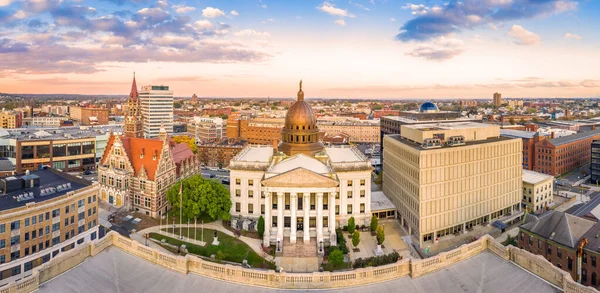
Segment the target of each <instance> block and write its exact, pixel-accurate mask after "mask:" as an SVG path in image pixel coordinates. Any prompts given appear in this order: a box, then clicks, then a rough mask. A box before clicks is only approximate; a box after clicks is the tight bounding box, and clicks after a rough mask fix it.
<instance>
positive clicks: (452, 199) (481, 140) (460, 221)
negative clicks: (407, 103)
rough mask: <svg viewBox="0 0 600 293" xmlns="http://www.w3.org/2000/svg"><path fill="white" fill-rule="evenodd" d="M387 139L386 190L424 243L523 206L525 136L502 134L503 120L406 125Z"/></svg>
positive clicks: (504, 216) (410, 229)
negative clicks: (399, 132)
mask: <svg viewBox="0 0 600 293" xmlns="http://www.w3.org/2000/svg"><path fill="white" fill-rule="evenodd" d="M383 145H384V146H385V148H384V154H383V155H384V156H383V157H384V159H383V166H384V172H383V192H384V193H385V194H386V195H387V196H389V197H390V199H391V200H392V202H393V203H394V205H395V206H396V207H397V208H398V215H399V216H400V218H401V222H402V225H404V226H406V227H407V230H408V232H409V233H410V234H414V235H415V236H416V237H417V239H419V244H420V245H422V244H423V242H425V241H433V242H435V241H436V240H437V239H438V238H440V237H443V236H445V235H449V234H455V233H461V232H465V231H467V230H469V229H471V228H472V227H473V226H475V225H480V224H483V223H492V222H493V221H495V220H501V221H510V220H512V219H513V218H514V217H515V216H516V214H515V215H512V214H513V212H514V211H515V209H519V208H520V202H521V194H522V192H521V189H522V184H523V182H522V169H521V150H522V146H521V140H519V139H513V138H506V137H501V136H500V127H499V126H496V125H489V124H482V123H475V122H454V123H444V124H417V125H403V126H402V129H401V134H400V135H389V136H385V137H384V141H383ZM507 216H508V217H507Z"/></svg>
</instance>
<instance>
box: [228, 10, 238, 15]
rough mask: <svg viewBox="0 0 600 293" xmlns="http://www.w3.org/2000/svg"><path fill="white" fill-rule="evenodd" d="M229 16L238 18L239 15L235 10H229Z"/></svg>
mask: <svg viewBox="0 0 600 293" xmlns="http://www.w3.org/2000/svg"><path fill="white" fill-rule="evenodd" d="M229 14H231V15H233V16H238V15H240V14H239V13H238V12H237V11H235V10H231V12H229Z"/></svg>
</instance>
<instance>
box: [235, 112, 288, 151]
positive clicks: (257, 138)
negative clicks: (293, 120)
mask: <svg viewBox="0 0 600 293" xmlns="http://www.w3.org/2000/svg"><path fill="white" fill-rule="evenodd" d="M234 114H236V113H234ZM283 125H284V120H283V119H281V118H251V117H248V116H238V115H233V114H232V115H230V116H229V118H228V119H227V138H233V139H241V140H245V141H247V142H248V143H249V144H261V145H273V142H274V141H275V142H278V141H279V140H280V139H281V129H282V127H283Z"/></svg>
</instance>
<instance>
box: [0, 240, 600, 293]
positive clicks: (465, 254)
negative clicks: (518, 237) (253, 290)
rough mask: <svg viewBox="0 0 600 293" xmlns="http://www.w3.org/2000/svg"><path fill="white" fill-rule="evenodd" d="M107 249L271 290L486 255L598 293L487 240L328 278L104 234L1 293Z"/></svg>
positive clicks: (376, 277)
mask: <svg viewBox="0 0 600 293" xmlns="http://www.w3.org/2000/svg"><path fill="white" fill-rule="evenodd" d="M110 246H115V247H116V248H118V249H121V250H123V251H125V252H127V253H130V254H133V255H135V256H137V257H140V258H143V259H145V260H147V261H150V262H152V263H154V264H156V265H159V266H162V267H164V268H166V269H170V270H173V271H175V272H178V273H181V274H188V273H193V274H197V275H201V276H205V277H209V278H214V279H219V280H223V281H227V282H233V283H238V284H244V285H254V286H262V287H268V288H274V289H328V288H329V289H331V288H344V287H355V286H358V285H368V284H373V283H377V282H383V281H387V280H392V279H396V278H401V277H405V276H410V277H412V278H417V277H419V276H422V275H425V274H428V273H431V272H435V271H437V270H441V269H444V268H447V267H449V266H452V265H453V264H455V263H457V262H460V261H462V260H465V259H467V258H470V257H472V256H474V255H477V254H479V253H481V252H484V251H486V250H487V251H489V252H491V253H493V254H495V255H497V256H498V257H500V258H502V259H504V260H506V261H510V262H512V263H514V264H516V265H518V266H520V267H521V268H523V269H525V270H527V271H529V272H531V273H533V274H535V275H537V276H539V277H540V278H542V279H544V280H545V281H547V282H548V283H550V284H553V285H554V286H556V287H557V288H559V289H562V290H563V291H564V292H567V293H600V292H599V291H597V290H596V289H594V288H592V287H586V286H583V285H581V284H578V283H576V282H574V281H573V279H572V278H571V276H570V275H569V274H568V273H566V272H564V271H562V270H561V269H559V268H557V267H556V266H554V265H552V264H551V263H549V262H548V261H547V260H546V259H544V258H543V257H541V256H538V255H534V254H531V253H529V252H527V251H524V250H521V249H519V248H516V247H513V246H508V247H505V246H503V245H501V244H500V243H498V242H496V241H495V240H494V239H493V238H492V237H491V236H489V235H485V236H483V237H481V238H480V239H478V240H477V241H474V242H472V243H469V244H464V245H462V246H460V247H458V248H456V249H454V250H451V251H448V252H444V253H440V254H439V255H437V256H434V257H431V258H427V259H422V260H410V259H403V260H399V261H398V262H396V263H393V264H388V265H384V266H379V267H368V268H361V269H356V270H352V271H344V272H333V273H331V272H314V273H286V272H281V273H277V272H275V271H273V270H259V269H247V268H243V267H241V266H234V265H229V264H219V263H214V262H210V261H206V260H203V259H201V258H199V257H196V256H193V255H187V256H185V257H182V256H173V255H170V254H166V253H163V252H161V251H159V250H157V249H153V248H149V247H146V246H144V245H143V244H140V243H138V242H136V241H132V240H131V239H127V238H125V237H123V236H121V235H119V234H118V233H116V232H109V233H108V234H107V235H106V236H105V237H104V238H103V239H100V240H98V241H96V242H90V243H88V244H86V245H82V246H80V247H78V248H75V249H73V250H70V251H67V252H63V253H61V254H59V255H58V256H57V257H56V258H54V259H52V260H51V261H50V262H47V263H45V264H42V265H41V266H39V267H36V268H34V269H33V272H32V275H31V276H30V277H28V278H25V279H23V280H20V281H18V282H16V283H12V284H9V285H8V286H6V287H4V288H2V289H1V290H0V293H21V292H24V293H25V292H26V293H29V292H33V291H35V290H37V289H38V287H39V285H40V284H43V283H44V282H47V281H49V280H51V279H52V278H54V277H56V276H58V275H60V274H62V273H64V272H66V271H68V270H70V269H72V268H73V267H75V266H77V265H78V264H80V263H82V262H83V261H85V259H86V258H87V257H90V256H95V255H97V254H98V253H100V252H101V251H102V250H104V249H107V248H108V247H110Z"/></svg>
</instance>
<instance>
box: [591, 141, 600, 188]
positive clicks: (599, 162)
mask: <svg viewBox="0 0 600 293" xmlns="http://www.w3.org/2000/svg"><path fill="white" fill-rule="evenodd" d="M591 156H592V157H591V164H590V172H591V183H592V184H596V185H600V140H594V141H592V155H591Z"/></svg>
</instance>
